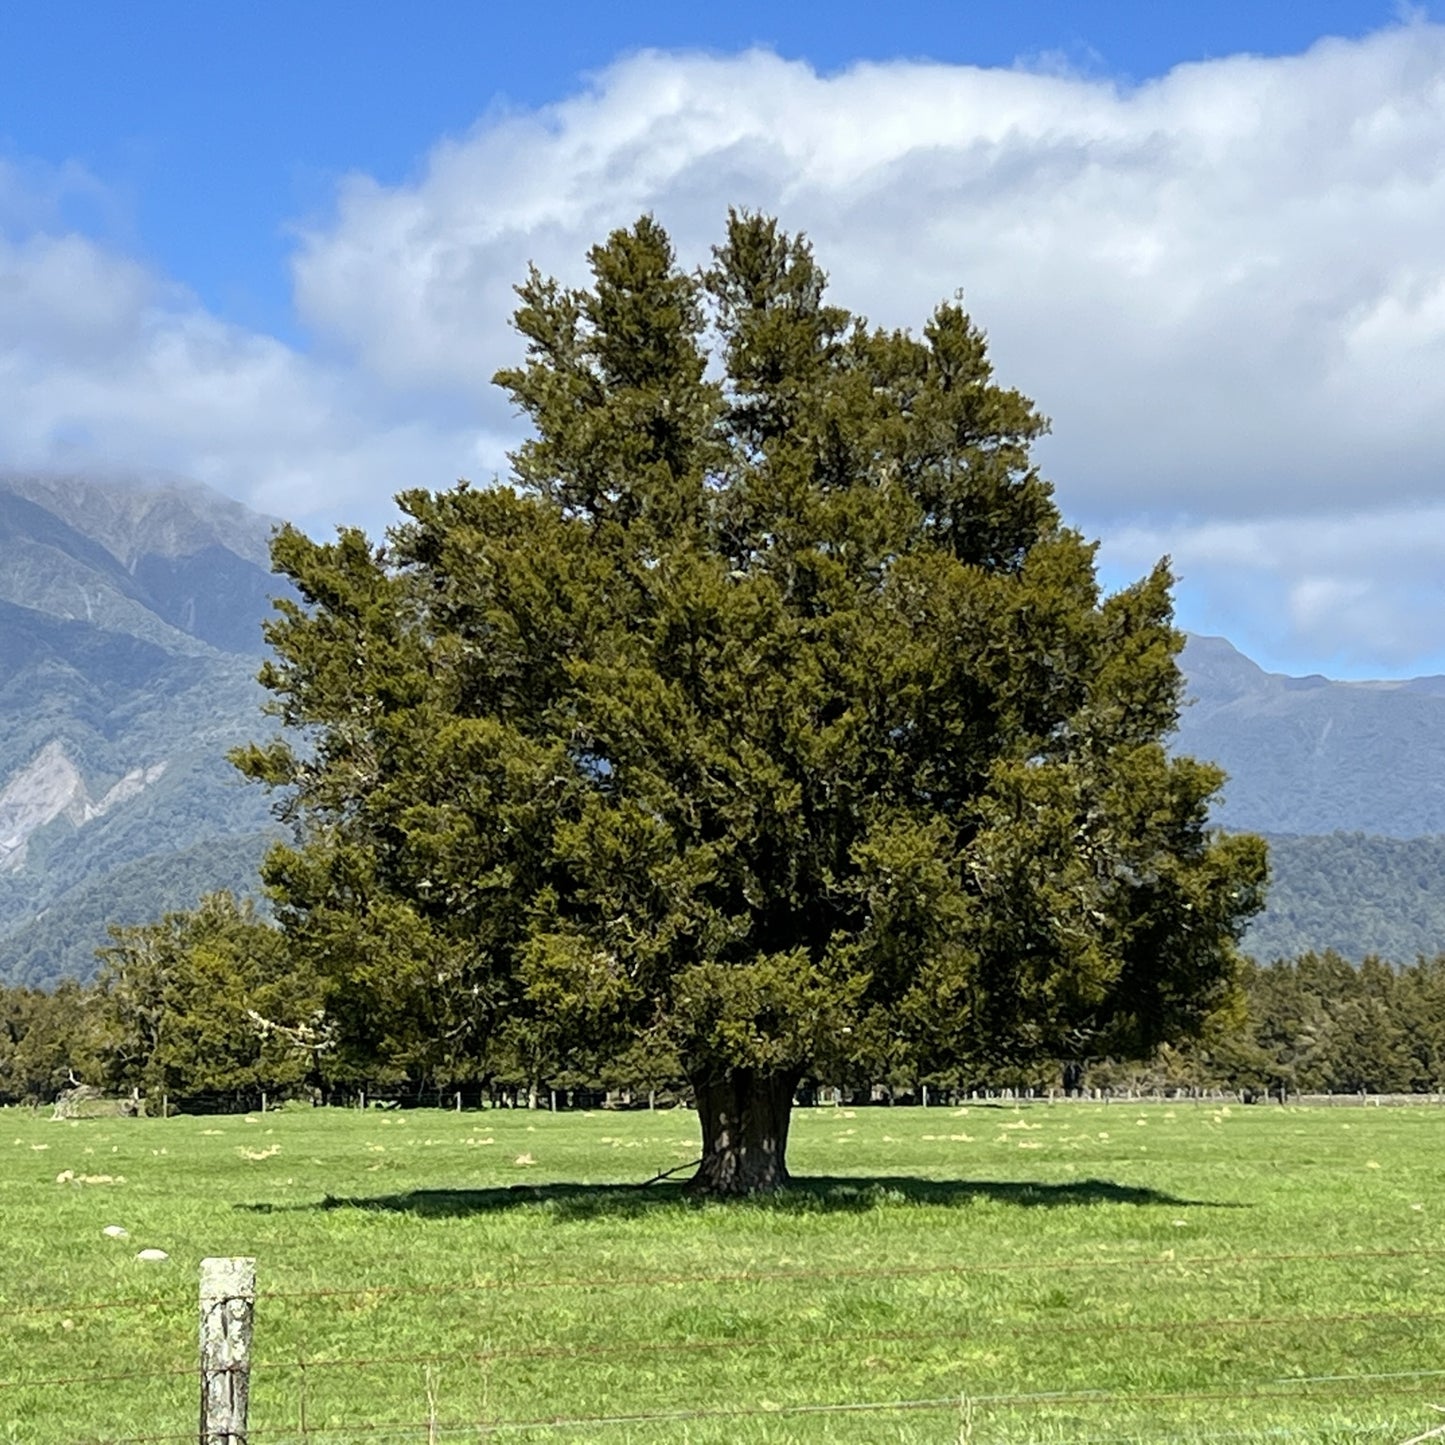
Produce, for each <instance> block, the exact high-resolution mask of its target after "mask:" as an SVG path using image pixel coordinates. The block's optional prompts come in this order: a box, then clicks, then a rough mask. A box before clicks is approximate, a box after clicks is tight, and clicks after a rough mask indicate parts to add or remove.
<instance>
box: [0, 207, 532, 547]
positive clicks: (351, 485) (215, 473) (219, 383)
mask: <svg viewBox="0 0 1445 1445" xmlns="http://www.w3.org/2000/svg"><path fill="white" fill-rule="evenodd" d="M0 298H3V302H4V304H3V306H0V394H3V395H4V397H5V399H6V405H5V407H4V408H3V409H0V459H3V460H4V461H5V462H7V463H9V464H11V465H17V464H18V465H36V466H46V465H54V464H57V463H59V464H65V465H69V466H74V465H77V464H80V465H86V466H105V467H109V468H115V469H121V470H124V469H129V468H137V469H142V470H150V469H156V468H161V469H166V470H170V471H173V472H177V473H180V474H183V475H186V476H189V477H193V478H196V479H197V480H200V481H203V482H206V483H208V484H210V485H212V486H214V487H216V488H218V489H219V490H221V491H224V492H228V493H230V494H231V495H233V496H237V497H240V498H242V499H243V500H245V501H247V502H249V503H251V504H252V505H254V506H256V507H258V508H260V509H262V510H264V511H268V512H271V513H273V514H280V515H283V516H290V517H295V518H298V519H311V518H316V519H318V520H320V519H326V522H329V520H330V518H332V517H337V516H343V517H346V518H348V519H356V520H361V521H363V522H366V523H369V524H371V525H373V526H374V527H375V526H377V525H379V523H380V522H381V520H382V519H383V518H384V517H385V516H386V515H387V510H388V509H387V508H386V507H385V506H384V502H385V499H386V498H389V496H390V495H391V493H392V492H394V491H396V490H398V489H399V488H400V487H402V486H404V485H411V484H413V483H434V482H437V481H439V480H440V481H441V483H442V484H445V483H446V482H448V481H450V480H451V478H452V477H453V476H454V475H456V474H458V473H459V472H461V471H464V470H471V469H478V470H480V469H482V468H485V469H486V470H487V471H490V470H492V469H494V468H495V467H496V466H497V465H498V464H499V462H500V461H501V459H502V452H503V445H504V444H503V442H502V440H501V439H500V438H493V439H488V438H487V437H486V436H485V434H483V433H482V432H480V431H479V430H478V429H477V428H476V427H475V426H471V427H468V426H466V425H464V424H463V423H462V422H461V421H459V420H457V419H449V418H448V417H447V415H446V414H445V413H444V412H443V413H440V414H439V413H438V411H437V409H435V408H433V409H431V411H430V412H429V413H428V414H426V415H424V416H422V417H421V418H419V419H413V418H412V417H410V416H409V415H408V409H407V408H406V407H404V406H401V405H399V404H398V403H397V401H396V400H395V399H394V398H389V397H387V396H385V395H384V394H383V393H381V392H380V391H379V389H378V388H377V387H376V386H375V385H374V384H372V383H370V382H369V381H367V380H366V379H365V378H363V377H358V376H357V375H356V374H355V373H354V372H352V371H350V370H347V369H343V368H340V367H336V366H328V365H323V364H319V363H317V362H315V361H313V360H311V359H309V358H307V357H305V356H302V355H300V354H298V353H297V352H295V351H293V350H291V349H290V348H288V347H287V346H285V345H283V344H282V343H280V342H279V341H276V340H274V339H273V338H270V337H267V336H261V335H257V334H255V333H252V332H247V331H245V330H242V329H240V328H238V327H234V326H228V325H226V324H225V323H223V322H221V321H219V320H217V319H216V318H215V317H214V316H211V315H209V314H208V313H207V312H206V311H205V310H203V309H202V308H201V307H200V306H199V305H198V304H197V303H196V302H195V301H194V300H193V299H192V298H191V297H190V296H189V295H188V294H187V293H186V292H184V291H183V290H182V289H180V288H179V287H176V286H175V285H173V284H170V283H166V282H164V281H163V280H161V279H160V278H158V277H156V276H154V275H152V274H151V273H149V272H147V271H146V270H145V269H144V268H143V267H141V266H139V265H137V264H136V263H134V262H133V261H130V260H127V259H125V258H122V257H118V256H115V255H114V254H111V253H109V252H108V251H106V250H105V249H103V248H102V247H100V246H98V245H96V244H95V243H93V242H91V241H89V240H87V239H85V238H83V237H80V236H76V235H58V236H57V235H46V234H34V235H32V236H30V237H29V238H28V239H27V240H25V241H24V242H20V243H7V242H5V241H4V240H3V238H0Z"/></svg>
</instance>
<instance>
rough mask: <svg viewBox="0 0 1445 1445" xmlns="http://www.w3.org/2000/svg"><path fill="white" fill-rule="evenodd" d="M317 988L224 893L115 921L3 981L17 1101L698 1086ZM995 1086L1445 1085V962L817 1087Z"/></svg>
mask: <svg viewBox="0 0 1445 1445" xmlns="http://www.w3.org/2000/svg"><path fill="white" fill-rule="evenodd" d="M326 1004H327V1001H326V1000H325V999H324V998H323V996H322V992H321V988H320V985H319V984H318V983H317V982H316V981H315V980H314V979H311V978H308V977H307V975H306V974H305V973H304V972H303V971H302V970H300V969H298V968H297V967H296V966H295V965H294V964H293V963H292V962H291V961H290V959H289V958H288V956H287V951H286V947H285V942H284V938H283V936H282V934H281V933H280V932H279V931H278V930H277V929H276V928H275V927H274V926H273V925H272V924H271V923H270V922H269V921H268V920H266V919H265V918H263V917H262V916H260V915H259V914H258V913H257V912H256V911H255V909H254V908H253V906H252V904H251V903H250V902H248V901H244V900H237V899H236V898H235V897H234V896H233V895H231V894H229V893H218V894H213V895H210V896H208V897H207V898H205V899H204V900H202V902H201V903H200V905H199V906H198V907H197V908H195V909H193V910H190V911H187V912H177V913H169V914H167V915H165V917H164V918H162V919H161V920H159V921H158V922H155V923H149V924H142V925H137V926H133V927H125V928H116V929H114V930H112V941H111V944H110V946H109V947H108V948H106V949H105V950H103V952H102V955H101V970H100V974H99V976H98V978H97V979H96V981H95V982H94V983H93V984H90V985H81V984H78V983H74V982H66V983H62V984H61V985H59V986H58V987H57V988H55V989H54V990H52V991H48V992H47V991H42V990H39V989H34V988H27V987H15V988H0V1102H5V1103H26V1102H29V1103H48V1102H50V1101H52V1100H54V1099H55V1098H56V1097H58V1096H59V1095H60V1094H61V1093H62V1092H64V1091H65V1090H67V1089H69V1088H73V1087H74V1086H76V1085H77V1084H80V1083H84V1084H87V1085H90V1086H92V1087H96V1088H100V1089H103V1090H104V1091H106V1092H107V1093H110V1094H114V1095H118V1096H123V1097H124V1096H130V1095H132V1094H135V1095H139V1096H141V1097H144V1098H148V1099H150V1100H151V1101H152V1104H153V1105H154V1103H155V1102H156V1101H158V1100H159V1099H160V1098H161V1097H162V1096H165V1097H167V1098H168V1099H169V1100H170V1101H171V1103H172V1105H173V1106H174V1107H177V1108H185V1107H188V1106H190V1105H195V1104H201V1103H203V1104H204V1105H205V1106H206V1107H210V1108H224V1107H234V1108H248V1107H254V1106H255V1105H256V1104H257V1103H258V1102H259V1100H260V1097H261V1095H262V1094H263V1093H265V1094H267V1095H268V1096H269V1097H270V1098H271V1099H272V1100H277V1101H279V1100H282V1099H288V1098H295V1099H310V1100H314V1101H317V1102H322V1101H331V1102H346V1101H351V1100H354V1099H356V1098H357V1097H358V1096H359V1095H360V1094H362V1093H363V1092H364V1093H366V1094H368V1095H371V1096H373V1097H390V1098H397V1099H401V1100H404V1101H408V1100H409V1101H415V1102H436V1101H438V1100H439V1099H450V1098H451V1097H453V1096H454V1094H455V1093H456V1092H461V1093H462V1094H463V1096H464V1097H465V1098H466V1099H467V1100H468V1101H470V1102H476V1101H478V1100H479V1099H481V1098H483V1097H491V1098H492V1099H498V1098H503V1097H504V1098H506V1099H508V1100H510V1101H513V1102H518V1103H526V1102H529V1101H532V1102H536V1101H537V1100H543V1101H546V1100H550V1098H551V1096H552V1095H553V1093H554V1092H555V1093H556V1094H557V1095H558V1096H559V1097H560V1099H561V1100H563V1101H565V1100H567V1099H568V1098H569V1097H570V1098H572V1099H574V1100H577V1099H581V1100H584V1101H589V1102H590V1101H592V1100H594V1099H596V1098H597V1097H598V1095H599V1094H600V1093H601V1092H602V1091H608V1092H612V1093H615V1094H630V1095H631V1096H632V1097H633V1098H634V1099H646V1098H648V1097H649V1096H656V1095H659V1094H660V1095H662V1096H663V1097H668V1096H672V1097H681V1096H683V1095H685V1093H686V1089H687V1085H686V1082H685V1077H684V1072H683V1069H682V1067H681V1064H680V1062H679V1060H678V1059H677V1058H675V1057H673V1056H670V1055H669V1054H668V1053H667V1052H666V1051H665V1050H661V1049H658V1048H656V1047H654V1046H649V1045H648V1044H646V1043H639V1044H637V1045H634V1046H633V1047H632V1048H631V1049H629V1050H626V1051H623V1052H622V1053H620V1054H617V1053H612V1054H608V1055H605V1056H604V1055H600V1054H598V1055H589V1054H588V1053H587V1052H585V1051H581V1052H578V1051H576V1050H575V1049H571V1048H569V1047H568V1045H567V1042H566V1041H565V1040H562V1039H560V1038H557V1037H552V1036H546V1035H544V1034H543V1033H542V1032H540V1031H538V1030H536V1029H535V1028H533V1027H530V1026H520V1025H519V1026H518V1027H517V1028H514V1029H507V1028H503V1029H501V1030H500V1031H498V1033H497V1034H496V1035H495V1036H493V1037H492V1038H491V1039H489V1040H488V1041H487V1042H486V1044H485V1046H484V1047H478V1046H477V1041H476V1040H475V1039H473V1038H472V1037H470V1036H466V1035H460V1034H456V1033H452V1034H450V1035H449V1034H448V1032H447V1031H446V1030H445V1029H440V1028H439V1029H438V1030H437V1031H436V1032H435V1033H434V1034H433V1035H431V1036H427V1035H426V1034H425V1031H424V1030H420V1029H418V1028H416V1027H415V1020H412V1021H411V1023H410V1024H409V1026H408V1027H407V1028H406V1029H405V1030H398V1031H395V1032H393V1031H391V1030H389V1029H388V1027H387V1023H386V1021H385V1020H384V1019H374V1020H371V1021H370V1024H369V1027H368V1029H367V1030H365V1031H358V1030H355V1029H350V1030H343V1029H341V1028H339V1027H338V1025H337V1022H336V1019H337V1017H344V1014H340V1015H338V1014H337V1013H335V1011H332V1012H328V1009H327V1006H326ZM923 1083H927V1084H929V1085H930V1086H931V1087H932V1088H934V1089H935V1090H954V1091H963V1092H968V1091H971V1090H975V1089H977V1090H982V1089H986V1088H1005V1087H1007V1088H1020V1089H1024V1088H1033V1089H1036V1090H1039V1091H1043V1090H1047V1089H1051V1088H1052V1089H1059V1088H1104V1089H1119V1088H1126V1087H1127V1088H1133V1089H1150V1088H1162V1089H1177V1088H1201V1089H1227V1090H1231V1091H1238V1092H1243V1093H1245V1094H1246V1095H1249V1096H1256V1097H1265V1096H1268V1095H1277V1094H1279V1093H1280V1092H1281V1091H1284V1092H1286V1093H1291V1094H1293V1093H1357V1092H1361V1091H1364V1092H1368V1093H1418V1092H1434V1091H1437V1090H1445V953H1442V954H1438V955H1436V956H1435V957H1434V958H1428V959H1427V958H1420V959H1417V960H1416V962H1414V963H1412V964H1408V965H1406V966H1403V967H1396V966H1392V965H1391V964H1389V963H1386V962H1384V961H1382V960H1380V959H1378V958H1367V959H1366V960H1365V961H1364V963H1363V964H1361V965H1359V966H1355V965H1353V964H1351V963H1350V962H1349V961H1347V960H1346V959H1345V958H1343V957H1342V956H1341V955H1339V954H1337V953H1334V952H1330V951H1325V952H1323V953H1315V952H1307V953H1303V954H1301V955H1299V956H1298V957H1296V958H1291V959H1282V960H1277V961H1275V962H1273V963H1269V964H1263V965H1261V964H1257V963H1254V962H1252V961H1246V963H1245V964H1244V966H1243V969H1242V970H1241V975H1240V978H1239V986H1238V988H1237V990H1236V991H1235V994H1234V997H1233V999H1232V1001H1231V1002H1230V1004H1229V1005H1228V1006H1226V1007H1225V1008H1224V1009H1222V1010H1220V1011H1219V1012H1218V1013H1216V1014H1215V1015H1214V1016H1213V1017H1212V1018H1211V1019H1210V1021H1209V1023H1208V1025H1207V1027H1206V1028H1205V1030H1204V1032H1203V1034H1202V1036H1201V1037H1200V1038H1199V1039H1198V1040H1196V1041H1194V1042H1192V1043H1190V1044H1187V1045H1181V1046H1178V1047H1167V1046H1166V1047H1165V1048H1162V1049H1160V1050H1158V1051H1157V1052H1156V1053H1155V1054H1154V1055H1153V1056H1152V1057H1151V1058H1150V1059H1149V1060H1147V1061H1145V1062H1143V1063H1139V1062H1119V1061H1115V1060H1111V1059H1108V1058H1080V1059H1073V1060H1058V1061H1056V1062H1054V1063H1051V1064H1047V1065H1040V1064H1029V1065H1027V1066H1021V1067H1017V1068H1011V1067H1009V1066H1008V1065H1007V1064H1000V1063H999V1062H998V1061H997V1060H994V1061H990V1062H983V1061H980V1062H979V1063H978V1065H977V1066H975V1067H973V1068H970V1067H967V1066H960V1067H956V1068H954V1069H952V1070H950V1071H948V1072H947V1073H933V1074H929V1075H926V1076H924V1077H921V1078H920V1077H919V1076H918V1074H917V1072H916V1071H914V1070H911V1069H910V1068H909V1067H908V1065H907V1062H906V1061H905V1060H900V1061H899V1062H898V1065H897V1067H895V1068H894V1069H893V1070H891V1071H890V1070H888V1069H886V1068H885V1069H883V1070H875V1071H873V1072H872V1073H870V1074H869V1075H868V1076H866V1077H865V1076H863V1075H861V1074H860V1075H859V1076H858V1077H856V1078H853V1077H840V1078H827V1079H822V1078H820V1079H810V1080H806V1081H805V1082H804V1084H803V1087H802V1094H803V1097H805V1098H806V1097H809V1096H810V1095H814V1094H816V1092H817V1091H818V1090H819V1089H830V1088H833V1087H840V1088H842V1089H844V1090H845V1091H848V1092H850V1093H851V1094H852V1095H853V1096H854V1097H864V1098H866V1097H867V1096H868V1094H869V1091H870V1090H872V1089H874V1088H881V1089H882V1090H884V1091H886V1092H887V1093H889V1094H890V1095H892V1096H907V1095H910V1094H916V1093H917V1091H918V1088H919V1086H920V1085H921V1084H923Z"/></svg>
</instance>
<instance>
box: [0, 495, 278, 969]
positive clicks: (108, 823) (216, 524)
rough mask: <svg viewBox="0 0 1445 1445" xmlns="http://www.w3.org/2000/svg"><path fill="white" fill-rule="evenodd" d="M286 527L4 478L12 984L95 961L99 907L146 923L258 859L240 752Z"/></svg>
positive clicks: (190, 498) (256, 813) (7, 952)
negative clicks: (279, 532)
mask: <svg viewBox="0 0 1445 1445" xmlns="http://www.w3.org/2000/svg"><path fill="white" fill-rule="evenodd" d="M273 525H274V524H273V523H272V522H271V521H270V520H269V519H267V518H263V517H259V516H256V515H255V514H254V513H250V512H248V511H246V509H245V508H243V507H240V506H239V505H238V504H236V503H234V502H231V501H229V500H228V499H226V498H223V497H220V496H218V495H216V494H214V493H211V492H208V491H206V490H204V489H201V488H198V487H182V486H174V485H166V486H157V485H154V484H150V485H142V484H136V483H131V484H125V483H117V482H98V481H95V480H93V479H88V478H82V477H56V476H30V475H25V474H18V473H9V474H6V473H0V979H4V978H15V977H18V976H19V975H20V974H21V973H24V974H26V975H27V976H28V977H30V978H31V979H33V980H35V981H48V980H49V979H51V978H53V977H55V976H56V975H57V974H58V973H59V972H60V971H62V969H63V968H64V967H67V966H74V960H75V958H76V957H77V952H76V950H77V948H78V949H79V955H78V956H79V957H81V958H87V957H88V955H89V950H90V949H91V948H93V947H94V945H95V943H98V942H101V941H103V940H104V927H103V925H102V926H101V927H100V928H99V930H98V931H97V930H96V928H95V926H94V920H96V919H97V918H98V916H99V914H100V913H101V912H103V911H104V908H103V906H102V904H101V903H100V902H99V901H98V900H103V899H105V898H107V897H109V898H111V899H113V900H114V905H115V912H116V916H117V918H118V917H119V916H120V914H121V913H125V914H126V915H127V916H132V917H148V916H150V914H151V913H152V912H153V911H155V909H156V908H158V907H163V906H171V907H174V906H177V904H178V903H189V902H191V901H194V900H193V899H191V898H180V897H178V896H177V887H178V886H179V884H180V882H181V880H189V881H190V882H191V883H194V884H195V885H196V886H197V888H198V889H200V888H203V887H206V886H219V884H220V883H221V881H223V879H224V881H225V882H227V883H230V882H233V881H234V880H236V879H237V878H240V877H244V876H249V874H250V873H251V872H252V871H253V866H254V860H255V859H257V858H259V856H260V852H261V849H262V846H263V845H262V841H261V839H262V835H263V834H264V832H265V830H266V828H267V826H268V823H269V809H268V804H267V801H266V799H265V798H264V797H263V796H262V795H261V793H260V792H259V790H257V789H254V788H249V787H247V786H245V785H244V784H243V783H242V781H241V780H240V779H239V778H238V777H236V776H235V774H234V772H233V770H232V769H231V767H230V766H229V764H228V763H227V762H226V761H225V752H226V749H227V748H229V747H230V746H232V745H233V744H235V743H237V742H239V741H242V740H243V739H245V738H247V737H251V736H254V735H255V734H256V732H257V730H258V726H259V724H260V718H259V714H258V707H259V703H260V689H259V688H258V687H257V685H256V683H255V681H254V678H255V672H256V668H257V664H258V661H259V657H260V654H261V650H262V642H261V632H260V624H261V619H262V618H263V617H264V616H265V614H266V612H267V611H268V600H267V599H268V597H269V596H270V594H271V593H272V592H273V591H274V590H275V582H274V579H273V578H272V576H271V574H270V572H269V570H268V568H267V565H266V558H267V539H268V537H269V534H270V531H271V528H272V526H273ZM238 851H239V854H240V855H242V856H245V857H248V858H249V859H250V860H251V863H250V865H249V866H247V867H246V868H244V869H242V868H240V867H239V866H238V862H237V858H238ZM212 853H213V854H214V857H215V861H216V867H215V869H213V870H208V867H207V863H206V859H207V857H208V855H209V854H212ZM168 860H174V861H175V863H176V866H174V867H172V866H170V862H168ZM182 860H183V861H182ZM210 872H214V873H215V875H216V878H215V882H211V881H210ZM77 890H79V894H78V895H77V892H76V891H77ZM181 891H182V892H184V891H186V890H185V889H184V888H181ZM77 896H78V897H79V899H80V900H81V908H80V912H81V915H83V916H84V918H85V919H86V920H90V921H89V922H87V923H85V924H82V922H81V920H80V918H79V917H77V919H76V922H75V926H74V927H71V926H70V925H69V924H68V923H67V922H66V919H67V913H68V909H69V907H70V903H71V902H74V901H75V899H76V897H77ZM67 900H69V901H67ZM37 926H40V933H39V935H37V933H36V928H37ZM18 933H23V934H24V938H25V941H24V942H23V943H22V942H21V941H20V940H19V938H18V937H17V934H18ZM82 935H84V936H83V937H82ZM41 936H51V937H53V938H54V939H55V941H56V942H55V947H54V949H53V950H51V951H49V952H47V950H46V949H37V944H36V940H37V937H41ZM61 940H63V945H62V942H61ZM62 956H63V959H64V963H62V962H61V958H62Z"/></svg>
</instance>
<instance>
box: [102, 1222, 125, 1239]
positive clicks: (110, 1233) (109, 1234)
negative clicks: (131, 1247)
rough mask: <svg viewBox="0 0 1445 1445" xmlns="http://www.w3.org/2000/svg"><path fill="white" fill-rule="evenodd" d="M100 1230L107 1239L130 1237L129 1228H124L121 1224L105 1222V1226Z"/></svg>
mask: <svg viewBox="0 0 1445 1445" xmlns="http://www.w3.org/2000/svg"><path fill="white" fill-rule="evenodd" d="M100 1232H101V1233H102V1234H103V1235H105V1237H106V1238H107V1239H129V1238H130V1230H128V1229H126V1228H124V1227H123V1226H121V1225H119V1224H107V1225H106V1226H105V1228H104V1229H102V1230H101V1231H100Z"/></svg>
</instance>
